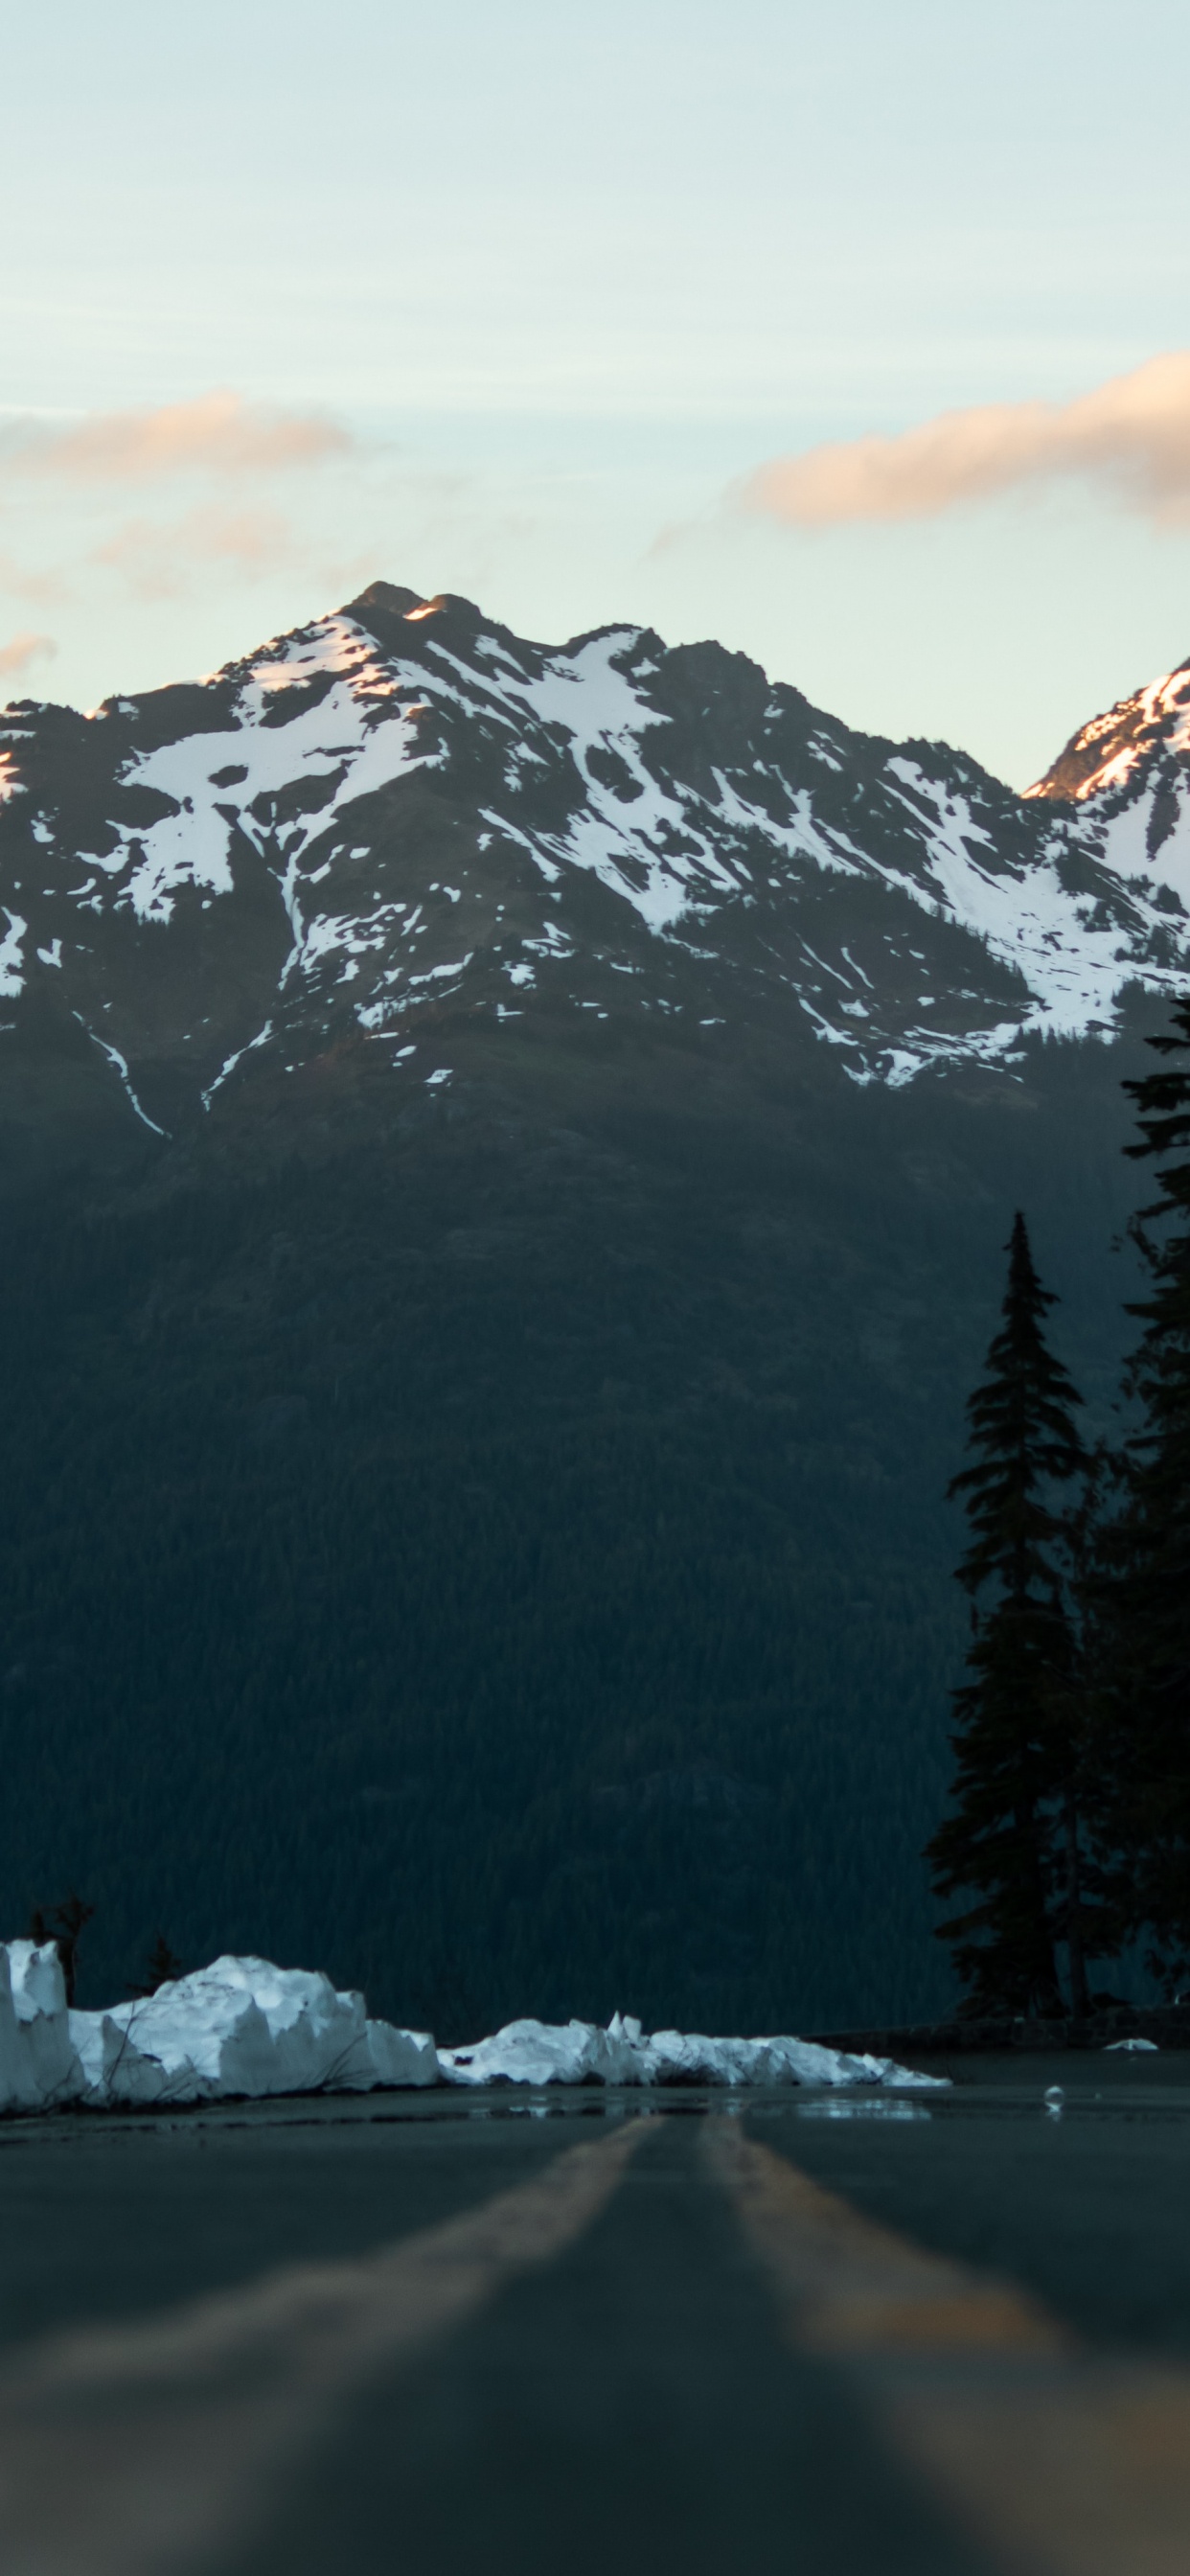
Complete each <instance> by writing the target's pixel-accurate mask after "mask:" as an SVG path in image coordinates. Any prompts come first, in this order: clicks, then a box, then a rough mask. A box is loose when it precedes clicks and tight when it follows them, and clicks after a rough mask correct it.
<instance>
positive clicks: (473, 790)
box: [0, 582, 1190, 1136]
mask: <svg viewBox="0 0 1190 2576" xmlns="http://www.w3.org/2000/svg"><path fill="white" fill-rule="evenodd" d="M1188 737H1190V668H1187V669H1185V670H1183V671H1182V672H1175V673H1174V674H1173V675H1172V677H1171V678H1170V679H1168V680H1165V681H1161V682H1158V683H1155V684H1154V686H1153V687H1152V688H1151V689H1149V690H1146V691H1142V692H1140V693H1139V694H1138V696H1137V697H1136V698H1135V699H1132V700H1129V701H1128V702H1127V704H1126V705H1124V706H1122V707H1120V708H1116V709H1114V710H1113V711H1112V713H1111V715H1110V716H1107V717H1099V718H1096V719H1095V721H1094V723H1093V724H1091V725H1089V726H1087V727H1086V728H1085V729H1084V732H1083V733H1082V734H1081V735H1079V736H1078V737H1077V738H1076V740H1075V742H1074V743H1073V744H1072V745H1071V746H1070V747H1069V748H1068V750H1067V751H1066V752H1065V753H1063V755H1062V758H1061V759H1060V760H1059V761H1058V762H1057V763H1056V764H1055V767H1054V769H1053V770H1052V771H1051V772H1050V773H1049V774H1048V776H1047V778H1046V779H1044V780H1043V781H1042V782H1041V783H1040V785H1039V786H1038V788H1037V789H1035V790H1034V791H1033V792H1032V796H1031V798H1028V799H1022V798H1020V797H1017V796H1016V795H1014V794H1013V793H1012V792H1011V791H1010V790H1009V789H1007V788H1005V787H1003V786H1002V785H1000V784H999V783H998V782H997V781H996V780H995V779H992V778H990V777H989V776H987V774H986V773H985V772H983V771H981V770H980V769H979V768H978V767H977V766H976V764H975V763H974V762H972V761H970V760H968V759H966V758H965V757H964V756H963V755H962V754H961V753H957V752H954V751H950V750H948V749H947V748H946V747H945V746H943V745H938V744H925V743H906V744H902V745H900V746H895V745H893V744H890V743H887V742H884V741H881V740H878V739H876V738H873V737H869V736H864V735H860V734H855V733H852V732H850V731H849V730H848V728H847V727H846V726H845V725H842V724H840V723H838V722H837V721H835V720H834V719H833V718H831V717H828V716H824V715H822V714H821V713H819V712H818V711H817V710H816V709H814V708H813V707H811V706H810V705H809V704H808V702H807V701H806V700H805V699H804V698H802V697H801V696H800V695H799V694H798V692H797V691H796V690H794V689H791V688H787V687H783V686H773V685H770V683H769V682H768V680H767V679H766V678H765V675H764V673H763V672H762V671H760V670H759V669H758V668H757V667H756V665H755V664H753V663H751V662H749V661H748V660H746V659H745V657H744V656H743V655H740V654H731V653H727V652H725V651H724V650H723V649H722V648H721V647H720V646H718V645H716V644H702V645H696V646H683V647H681V648H679V649H677V650H672V651H671V650H668V649H667V648H666V647H665V645H664V644H663V643H662V642H661V640H660V638H659V637H657V636H656V635H653V634H650V633H648V632H645V631H642V630H639V629H636V628H630V627H625V628H612V629H607V630H604V631H602V632H601V633H599V634H596V635H593V636H588V637H585V638H580V639H579V640H578V641H577V642H575V643H572V644H569V645H567V646H565V647H564V648H562V649H561V650H560V651H552V650H548V649H546V648H544V647H542V646H538V645H534V644H529V643H526V642H524V641H522V640H521V639H519V638H517V637H515V636H513V635H511V634H509V633H508V631H507V630H506V629H504V628H502V627H500V626H497V625H494V624H493V623H491V622H490V621H489V620H487V619H485V618H484V617H483V616H482V614H481V612H480V611H479V610H478V609H477V608H475V607H473V606H472V605H471V603H470V602H468V601H466V600H461V599H453V598H451V599H442V600H436V601H423V600H420V599H418V598H417V596H416V595H415V594H414V593H412V592H410V591H407V590H399V589H395V588H393V587H391V586H390V585H389V584H387V583H383V582H378V583H375V584H373V586H372V587H371V589H369V590H367V591H365V592H364V593H363V595H362V596H361V597H360V598H359V599H357V600H354V601H353V602H352V603H351V604H350V606H349V607H347V608H346V609H344V610H342V611H340V612H339V613H337V614H335V615H332V616H329V617H325V618H322V619H319V620H317V621H316V622H315V623H314V624H313V625H311V626H309V627H305V628H302V629H300V630H299V631H297V632H296V633H294V634H291V635H288V636H284V637H282V638H280V639H279V640H278V641H276V642H273V643H271V644H268V645H266V646H265V647H263V648H262V650H261V651H260V652H258V653H256V654H255V655H253V656H251V657H250V658H249V659H248V660H247V661H245V662H241V663H235V664H231V665H229V666H228V667H227V668H226V669H224V670H223V671H220V672H218V673H216V674H215V675H214V676H213V677H212V678H211V679H208V680H206V681H203V682H200V683H195V684H193V685H186V686H181V687H177V688H168V689H161V690H157V691H154V692H152V693H150V694H149V695H147V696H144V697H140V698H118V699H112V700H108V701H107V702H106V703H105V705H104V706H103V707H101V708H100V709H99V710H98V711H97V712H96V713H95V714H94V715H91V716H84V715H80V714H77V713H76V712H75V711H73V710H72V709H69V708H63V707H54V706H43V705H38V704H34V703H32V702H28V701H26V702H23V703H21V704H18V705H16V706H14V707H11V708H10V709H9V710H8V712H7V716H6V718H5V720H4V723H3V726H2V727H0V1010H2V1012H3V1019H4V1023H5V1025H4V1026H3V1029H2V1031H0V1049H3V1050H4V1053H5V1056H6V1058H7V1062H8V1064H9V1066H10V1068H11V1069H12V1070H13V1072H14V1073H15V1074H16V1076H17V1087H18V1089H19V1091H20V1094H21V1099H22V1102H23V1104H24V1105H23V1109H22V1115H23V1116H24V1117H25V1118H26V1120H27V1121H28V1120H32V1121H33V1123H34V1124H36V1120H37V1118H38V1116H39V1114H40V1109H39V1104H40V1103H41V1102H43V1101H46V1100H52V1101H53V1103H54V1114H55V1116H57V1117H60V1118H64V1119H65V1120H66V1121H67V1123H69V1122H70V1120H72V1119H73V1120H75V1121H76V1122H77V1123H78V1124H79V1125H80V1126H81V1127H85V1126H86V1124H87V1122H88V1120H92V1121H93V1120H96V1119H99V1120H101V1121H102V1120H103V1119H104V1118H109V1117H110V1118H115V1119H118V1120H121V1121H123V1122H124V1123H125V1125H127V1124H129V1123H132V1124H134V1125H139V1127H140V1129H141V1131H142V1134H143V1135H147V1136H153V1135H157V1136H166V1135H168V1136H175V1135H177V1134H178V1133H180V1132H183V1131H185V1130H186V1129H187V1128H189V1127H191V1126H193V1125H195V1124H198V1125H201V1124H202V1123H203V1121H204V1120H205V1119H206V1117H207V1116H208V1115H210V1114H211V1113H214V1114H215V1116H216V1117H217V1118H218V1117H221V1116H222V1115H223V1114H224V1113H225V1111H226V1109H227V1106H228V1103H229V1100H235V1099H237V1098H239V1099H240V1100H246V1099H248V1098H249V1097H250V1096H252V1095H253V1094H255V1095H256V1096H257V1097H261V1098H262V1097H264V1096H265V1095H266V1094H268V1095H269V1096H270V1097H271V1096H272V1095H273V1094H276V1093H277V1092H278V1091H279V1090H283V1087H284V1085H285V1083H286V1082H287V1081H293V1080H294V1079H296V1081H297V1083H298V1097H299V1099H300V1097H301V1096H302V1095H301V1085H302V1077H303V1075H306V1074H308V1073H309V1072H310V1070H311V1068H313V1067H318V1068H320V1070H321V1073H322V1074H323V1075H324V1076H325V1074H326V1073H327V1071H328V1069H329V1068H333V1067H335V1066H338V1067H340V1069H342V1068H343V1066H344V1064H345V1063H350V1064H351V1065H353V1066H355V1067H356V1068H358V1066H359V1064H360V1060H361V1058H363V1057H369V1058H370V1059H371V1060H372V1065H373V1068H375V1067H377V1066H379V1065H383V1067H384V1068H385V1070H386V1072H387V1071H391V1074H392V1076H393V1077H394V1079H395V1081H396V1083H397V1085H398V1086H399V1087H400V1088H401V1089H402V1090H403V1091H405V1092H409V1091H421V1090H422V1089H423V1088H424V1087H425V1086H427V1085H428V1086H429V1087H430V1088H431V1089H435V1088H441V1087H443V1086H445V1085H448V1084H449V1083H450V1081H451V1080H452V1078H453V1077H454V1075H455V1074H456V1072H457V1069H458V1040H459V1035H460V1032H461V1031H464V1032H465V1031H466V1030H467V1029H468V1028H470V1029H471V1030H472V1031H473V1032H475V1031H481V1032H485V1033H489V1032H490V1033H499V1032H500V1031H504V1032H506V1033H507V1035H508V1038H509V1043H510V1046H511V1045H512V1044H514V1043H515V1037H516V1033H517V1030H518V1027H520V1026H521V1025H522V1024H523V1023H524V1022H525V1020H526V1019H527V1018H529V1019H532V1018H534V1017H537V1018H540V1017H541V1015H542V1014H546V1015H548V1016H549V1017H550V1019H551V1020H556V1019H557V1018H558V1015H561V1016H562V1017H563V1018H564V1019H566V1020H568V1021H569V1022H570V1023H571V1024H572V1025H573V1026H574V1027H576V1028H577V1027H578V1026H579V1025H580V1023H581V1021H582V1020H583V1019H584V1018H585V1019H586V1021H587V1024H588V1027H589V1028H590V1029H591V1030H592V1033H594V1031H595V1030H597V1029H598V1028H599V1026H600V1025H601V1024H602V1023H608V1024H611V1025H614V1026H616V1027H619V1028H622V1029H623V1028H630V1029H633V1030H635V1031H636V1032H637V1033H638V1034H639V1035H641V1036H647V1035H648V1033H649V1031H650V1030H656V1029H657V1028H658V1026H659V1024H661V1023H663V1022H665V1021H667V1020H669V1021H678V1022H680V1023H681V1024H682V1025H683V1026H684V1027H685V1028H687V1029H688V1030H689V1031H690V1032H691V1034H692V1035H694V1034H695V1033H697V1032H699V1031H702V1032H705V1033H706V1039H705V1042H706V1043H708V1044H711V1045H721V1046H730V1044H731V1042H732V1033H733V1032H735V1031H738V1030H739V1029H740V1028H741V1027H742V1026H743V1025H745V1024H748V1025H753V1024H756V1023H757V1022H760V1023H762V1024H764V1025H765V1026H766V1027H767V1028H768V1029H770V1031H771V1032H772V1035H773V1037H774V1040H775V1041H776V1042H777V1043H779V1044H780V1045H782V1046H783V1047H788V1046H790V1045H794V1046H797V1045H799V1044H802V1043H803V1042H806V1041H813V1042H817V1043H818V1044H825V1045H826V1046H828V1047H829V1048H830V1049H831V1050H833V1052H834V1053H835V1055H836V1058H837V1061H838V1063H839V1065H840V1067H841V1068H842V1069H843V1070H845V1071H846V1072H847V1073H848V1074H849V1075H850V1076H851V1077H852V1078H853V1079H854V1080H855V1081H857V1082H859V1083H868V1082H872V1081H874V1080H875V1081H883V1082H886V1083H891V1084H893V1085H897V1084H902V1083H904V1082H906V1081H908V1080H910V1079H912V1077H913V1076H914V1075H915V1074H916V1073H917V1072H919V1071H920V1070H921V1069H922V1068H923V1067H925V1066H928V1065H930V1064H946V1063H962V1062H976V1063H983V1064H991V1065H1000V1064H1003V1063H1005V1062H1006V1061H1007V1062H1011V1061H1012V1058H1013V1055H1014V1051H1015V1049H1016V1047H1017V1045H1018V1043H1019V1040H1020V1038H1021V1035H1022V1033H1025V1032H1028V1031H1036V1030H1044V1031H1047V1032H1049V1033H1054V1034H1059V1033H1060V1034H1064V1035H1082V1034H1086V1033H1087V1032H1101V1033H1102V1032H1107V1031H1108V1030H1110V1029H1111V1027H1112V1026H1113V1025H1114V1020H1115V1014H1116V1011H1117V1007H1118V1002H1119V997H1120V994H1121V992H1122V990H1123V988H1124V987H1125V986H1126V985H1127V984H1128V983H1129V982H1135V981H1137V980H1139V981H1140V982H1142V983H1145V984H1147V985H1149V986H1150V987H1153V988H1155V989H1161V988H1163V987H1168V986H1170V985H1172V984H1173V983H1175V982H1178V981H1179V980H1180V979H1181V978H1182V977H1183V976H1184V974H1185V972H1186V969H1187V966H1188V964H1190V935H1188V932H1187V925H1186V916H1185V913H1184V910H1183V897H1186V898H1190V826H1188V825H1187V823H1186V820H1185V815H1184V812H1183V804H1184V794H1185V792H1186V768H1187V759H1188V756H1190V755H1188V753H1187V750H1186V738H1188ZM1056 800H1068V801H1067V802H1066V803H1058V802H1056ZM1069 800H1072V802H1071V801H1069ZM722 1031H726V1032H727V1035H726V1036H721V1035H716V1032H722Z"/></svg>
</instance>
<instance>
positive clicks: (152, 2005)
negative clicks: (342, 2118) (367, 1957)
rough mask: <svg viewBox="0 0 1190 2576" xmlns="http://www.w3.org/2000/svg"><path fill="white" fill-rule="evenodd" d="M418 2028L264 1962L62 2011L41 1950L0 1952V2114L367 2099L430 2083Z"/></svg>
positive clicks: (26, 1945) (430, 2047) (51, 1957)
mask: <svg viewBox="0 0 1190 2576" xmlns="http://www.w3.org/2000/svg"><path fill="white" fill-rule="evenodd" d="M438 2080H439V2075H438V2060H437V2055H436V2052H435V2048H434V2043H433V2040H432V2039H431V2038H430V2037H429V2035H428V2034H427V2033H426V2032H424V2031H409V2030H394V2029H393V2028H392V2026H391V2025H390V2024H389V2023H388V2022H383V2021H369V2019H368V2015H367V2011H366V2009H365V2005H364V1999H363V1996H362V1995H358V1994H339V1993H337V1992H336V1990H335V1988H334V1987H333V1986H332V1984H331V1982H330V1979H329V1977H324V1976H320V1975H318V1974H315V1973H311V1972H310V1971H309V1970H307V1969H304V1968H275V1967H274V1966H273V1965H272V1963H271V1962H270V1961H269V1960H267V1959H234V1958H224V1959H216V1960H215V1961H214V1963H213V1965H212V1966H211V1967H209V1968H200V1969H198V1970H197V1971H196V1973H195V1974H194V1975H193V1976H190V1977H179V1978H176V1979H175V1980H174V1981H173V1982H171V1983H170V1984H167V1985H164V1986H159V1987H158V1989H157V1992H156V1994H154V1995H148V1996H146V1997H144V1998H143V1999H142V2000H140V2001H138V2002H135V2003H127V2004H113V2005H112V2006H111V2008H110V2010H109V2011H107V2012H68V2011H67V2008H66V1990H65V1985H64V1983H63V1977H62V1970H61V1966H60V1964H59V1960H58V1954H57V1951H56V1949H55V1947H54V1944H53V1943H52V1942H50V1943H47V1945H46V1946H45V1947H44V1948H43V1949H38V1948H36V1947H35V1945H34V1944H33V1943H32V1942H31V1941H10V1942H9V1943H8V1944H7V1945H4V1944H0V2110H4V2111H29V2110H51V2109H54V2108H56V2107H57V2106H58V2105H59V2104H61V2103H63V2102H70V2101H83V2102H88V2103H92V2104H96V2105H107V2104H113V2103H146V2102H203V2101H217V2100H218V2099H220V2098H221V2097H226V2096H228V2095H237V2094H238V2095H250V2096H253V2097H260V2096H263V2095H266V2094H270V2093H313V2092H332V2093H370V2092H373V2091H375V2090H376V2089H377V2088H378V2087H380V2086H382V2085H398V2084H399V2085H407V2084H436V2083H437V2082H438Z"/></svg>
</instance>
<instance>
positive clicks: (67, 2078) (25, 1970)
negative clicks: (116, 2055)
mask: <svg viewBox="0 0 1190 2576" xmlns="http://www.w3.org/2000/svg"><path fill="white" fill-rule="evenodd" d="M75 2090H77V2065H76V2060H75V2054H74V2049H73V2047H72V2045H71V2038H70V2027H69V2023H68V2020H67V2014H66V1984H65V1980H64V1978H63V1975H62V1966H61V1961H60V1960H59V1957H58V1952H57V1947H56V1944H55V1943H54V1942H53V1941H47V1942H45V1943H44V1944H43V1945H42V1946H41V1947H39V1946H38V1944H37V1943H36V1942H35V1941H10V1942H9V1943H8V1944H7V1947H5V1946H4V1944H3V1943H0V2110H4V2111H36V2110H40V2109H41V2107H42V2105H43V2104H44V2103H48V2102H53V2101H62V2100H65V2099H66V2098H67V2097H68V2096H69V2095H70V2094H71V2093H72V2092H74V2091H75Z"/></svg>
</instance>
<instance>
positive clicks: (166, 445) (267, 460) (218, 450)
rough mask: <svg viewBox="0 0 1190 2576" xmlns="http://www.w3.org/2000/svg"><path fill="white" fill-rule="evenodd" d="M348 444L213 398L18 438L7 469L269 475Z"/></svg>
mask: <svg viewBox="0 0 1190 2576" xmlns="http://www.w3.org/2000/svg"><path fill="white" fill-rule="evenodd" d="M353 444H354V442H353V440H352V438H351V437H350V435H349V433H348V431H347V430H345V429H343V428H341V427H340V426H339V423H338V422H337V421H333V420H326V419H322V418H319V417H318V416H316V415H310V414H305V413H299V412H282V411H273V410H268V409H266V408H264V407H263V406H261V405H257V404H253V403H247V402H245V401H244V399H243V397H242V395H240V394H236V393H230V392H217V393H209V394H200V395H199V396H198V398H197V399H196V400H195V401H194V402H183V403H166V404H164V405H163V406H162V407H161V409H159V410H157V411H125V412H97V413H96V414H95V415H94V417H93V418H92V419H90V420H84V421H80V422H79V424H78V426H77V428H74V429H65V430H55V431H51V432H46V431H39V432H36V433H34V434H32V435H26V436H24V437H23V438H22V439H21V440H20V443H19V444H18V445H17V446H16V447H15V448H14V449H12V450H10V455H9V462H10V464H12V465H15V466H16V467H18V468H19V469H20V470H22V471H23V472H25V473H36V474H53V475H61V476H63V477H65V478H68V479H69V480H70V481H72V482H77V483H120V482H123V483H145V482H151V481H155V480H156V479H157V478H158V477H160V476H162V475H170V474H198V473H204V474H221V475H229V476H238V475H251V474H273V473H276V472H278V471H279V470H284V469H285V468H287V467H292V466H302V465H320V464H322V463H324V462H325V460H326V459H327V458H328V457H333V456H343V455H345V454H347V453H348V452H349V451H350V450H351V448H352V446H353Z"/></svg>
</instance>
